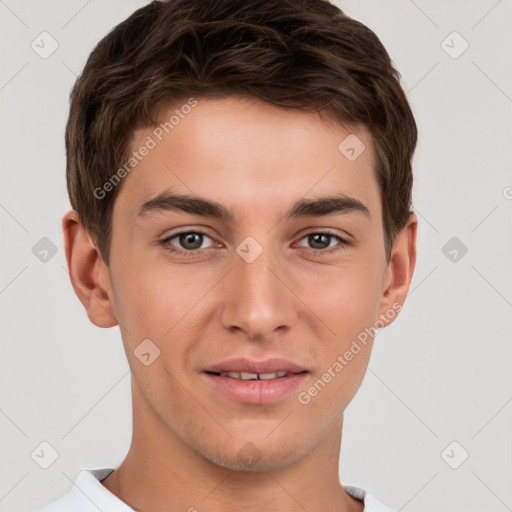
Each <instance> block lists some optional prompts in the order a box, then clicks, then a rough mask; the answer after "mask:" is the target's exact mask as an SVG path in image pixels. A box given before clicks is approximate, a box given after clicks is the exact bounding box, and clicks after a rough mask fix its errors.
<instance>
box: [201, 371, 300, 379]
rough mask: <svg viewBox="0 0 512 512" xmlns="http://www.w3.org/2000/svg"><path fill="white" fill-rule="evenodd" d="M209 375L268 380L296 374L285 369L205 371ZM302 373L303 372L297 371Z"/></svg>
mask: <svg viewBox="0 0 512 512" xmlns="http://www.w3.org/2000/svg"><path fill="white" fill-rule="evenodd" d="M206 373H209V374H211V375H219V376H222V377H229V378H230V379H238V380H270V379H280V378H282V377H287V376H288V375H296V373H294V372H287V371H284V370H283V371H277V372H270V373H251V372H206ZM298 373H303V372H298Z"/></svg>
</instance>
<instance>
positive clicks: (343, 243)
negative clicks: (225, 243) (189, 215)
mask: <svg viewBox="0 0 512 512" xmlns="http://www.w3.org/2000/svg"><path fill="white" fill-rule="evenodd" d="M188 234H197V235H203V236H206V237H208V238H211V237H210V236H209V235H208V234H207V233H204V232H203V231H180V232H179V233H174V234H173V235H171V236H168V237H167V238H164V239H163V240H161V242H160V243H161V244H162V245H163V246H164V247H165V249H166V250H167V251H169V252H171V253H173V254H176V255H178V256H186V257H197V256H201V255H202V254H203V252H204V251H206V250H207V249H196V250H188V251H179V250H177V249H175V248H174V247H171V246H170V245H169V242H170V241H171V240H173V239H174V238H177V237H179V236H180V235H188ZM311 235H327V236H330V237H334V238H336V239H337V240H338V241H339V244H338V245H336V246H334V247H333V248H331V249H312V248H310V250H311V251H313V253H316V254H320V255H326V254H328V255H330V254H333V253H335V252H338V251H340V250H343V249H344V248H345V247H349V246H351V245H352V244H351V243H350V242H349V241H347V240H345V239H344V238H341V237H340V236H339V235H336V234H335V233H332V232H330V231H311V232H310V233H306V234H305V235H304V236H303V237H302V238H301V239H300V240H303V239H304V238H306V237H308V236H311Z"/></svg>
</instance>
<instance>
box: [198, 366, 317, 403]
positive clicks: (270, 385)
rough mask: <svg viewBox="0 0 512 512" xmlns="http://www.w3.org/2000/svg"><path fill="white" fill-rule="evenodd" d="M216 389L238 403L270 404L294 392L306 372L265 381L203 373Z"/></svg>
mask: <svg viewBox="0 0 512 512" xmlns="http://www.w3.org/2000/svg"><path fill="white" fill-rule="evenodd" d="M203 375H205V376H206V377H207V379H208V380H209V382H211V384H212V385H213V386H215V388H216V389H218V390H219V391H221V392H222V393H224V394H225V395H226V396H228V397H229V398H231V399H233V400H237V401H238V402H244V403H247V404H259V405H264V404H271V403H274V402H277V401H279V400H282V399H283V398H285V397H286V396H287V395H289V394H290V393H291V392H292V391H294V390H296V389H297V388H298V387H299V386H300V384H301V383H302V382H303V381H304V379H305V378H306V375H307V372H304V373H294V374H291V375H286V376H285V377H278V378H275V379H265V380H242V379H233V378H231V377H224V376H223V375H214V374H212V373H206V372H205V373H203Z"/></svg>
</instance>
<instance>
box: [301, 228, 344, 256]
mask: <svg viewBox="0 0 512 512" xmlns="http://www.w3.org/2000/svg"><path fill="white" fill-rule="evenodd" d="M301 240H306V243H307V244H310V245H309V247H310V248H311V249H318V250H317V251H315V252H321V253H322V254H325V253H327V254H329V253H332V252H336V251H338V250H342V249H343V248H344V247H345V246H348V245H350V243H349V242H348V241H347V240H345V239H344V238H341V237H340V236H339V235H335V234H334V233H331V232H329V231H319V232H314V233H309V234H307V235H306V236H304V237H303V238H302V239H301ZM332 242H338V243H337V244H335V245H334V246H333V245H331V244H332ZM299 245H301V244H299ZM302 247H304V246H303V245H302Z"/></svg>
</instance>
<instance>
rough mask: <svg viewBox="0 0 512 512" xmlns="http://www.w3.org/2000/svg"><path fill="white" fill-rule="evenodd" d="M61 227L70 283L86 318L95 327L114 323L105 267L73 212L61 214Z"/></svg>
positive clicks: (109, 325) (108, 325) (112, 305)
mask: <svg viewBox="0 0 512 512" xmlns="http://www.w3.org/2000/svg"><path fill="white" fill-rule="evenodd" d="M62 229H63V232H64V247H65V251H66V260H67V264H68V272H69V276H70V279H71V284H72V286H73V289H74V290H75V293H76V295H77V297H78V298H79V299H80V302H81V303H82V304H83V306H84V307H85V310H86V312H87V316H88V317H89V320H90V321H91V322H92V323H93V324H95V325H97V326H98V327H113V326H114V325H117V323H118V322H117V319H116V316H115V310H114V304H113V302H112V292H111V286H110V278H109V274H108V268H107V266H106V265H105V263H104V262H103V259H102V257H101V254H100V252H99V251H98V249H97V248H96V247H95V245H94V244H93V242H92V240H91V238H90V237H89V234H88V233H87V231H86V230H85V228H84V226H83V224H82V223H81V222H80V220H79V218H78V214H77V212H76V211H74V210H72V211H69V212H68V213H66V215H64V217H63V219H62Z"/></svg>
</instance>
